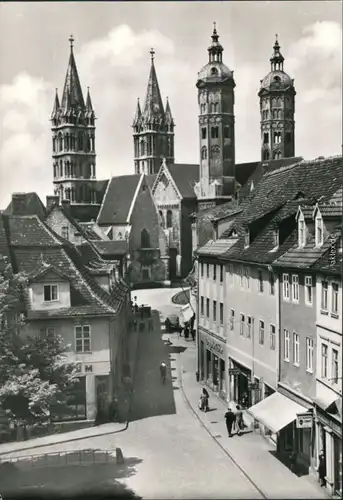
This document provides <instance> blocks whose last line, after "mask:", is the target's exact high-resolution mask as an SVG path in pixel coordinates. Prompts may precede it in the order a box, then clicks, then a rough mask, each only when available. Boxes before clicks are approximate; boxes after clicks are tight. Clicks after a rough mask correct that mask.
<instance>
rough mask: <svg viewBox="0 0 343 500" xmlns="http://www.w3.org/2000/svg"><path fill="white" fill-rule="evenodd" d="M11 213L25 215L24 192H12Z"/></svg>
mask: <svg viewBox="0 0 343 500" xmlns="http://www.w3.org/2000/svg"><path fill="white" fill-rule="evenodd" d="M12 214H13V215H27V210H26V193H13V194H12Z"/></svg>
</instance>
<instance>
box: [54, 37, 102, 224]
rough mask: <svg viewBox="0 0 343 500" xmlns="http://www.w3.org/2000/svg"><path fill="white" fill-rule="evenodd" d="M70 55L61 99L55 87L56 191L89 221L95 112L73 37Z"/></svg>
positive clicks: (93, 179) (93, 178) (93, 182)
mask: <svg viewBox="0 0 343 500" xmlns="http://www.w3.org/2000/svg"><path fill="white" fill-rule="evenodd" d="M69 41H70V56H69V63H68V69H67V74H66V77H65V82H64V88H63V93H62V99H61V101H60V100H59V98H58V93H57V89H56V96H55V103H54V108H53V111H52V115H51V122H52V128H51V130H52V149H53V152H52V158H53V173H54V180H53V183H54V190H55V194H58V195H59V197H60V201H61V202H62V201H63V200H69V201H70V206H71V210H72V213H73V215H74V216H75V217H76V218H78V219H83V220H85V219H86V220H87V219H88V220H90V218H92V213H93V211H94V209H95V206H97V205H98V203H97V202H98V200H97V196H96V170H95V157H96V155H95V114H94V110H93V106H92V101H91V97H90V93H89V89H88V92H87V98H86V102H85V101H84V98H83V94H82V89H81V85H80V80H79V75H78V72H77V68H76V63H75V58H74V52H73V45H74V38H73V37H72V36H71V37H70V38H69Z"/></svg>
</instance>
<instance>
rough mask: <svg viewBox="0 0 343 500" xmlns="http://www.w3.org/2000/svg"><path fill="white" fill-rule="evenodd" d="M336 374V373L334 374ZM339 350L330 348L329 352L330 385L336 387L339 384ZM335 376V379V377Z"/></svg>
mask: <svg viewBox="0 0 343 500" xmlns="http://www.w3.org/2000/svg"><path fill="white" fill-rule="evenodd" d="M334 352H335V353H336V354H337V357H336V356H334ZM335 372H336V373H335ZM339 373H340V371H339V350H338V346H337V349H335V348H332V350H331V384H332V385H336V384H338V382H339ZM336 375H337V377H336Z"/></svg>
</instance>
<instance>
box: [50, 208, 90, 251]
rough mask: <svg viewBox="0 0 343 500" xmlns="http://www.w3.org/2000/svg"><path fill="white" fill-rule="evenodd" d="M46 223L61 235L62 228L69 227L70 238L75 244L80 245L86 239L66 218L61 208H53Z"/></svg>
mask: <svg viewBox="0 0 343 500" xmlns="http://www.w3.org/2000/svg"><path fill="white" fill-rule="evenodd" d="M45 223H46V224H47V225H48V226H49V227H51V229H53V230H54V231H55V233H57V234H58V235H59V236H63V234H62V228H63V227H67V228H68V235H69V237H68V240H69V241H70V242H71V243H73V244H74V245H79V244H81V243H82V242H83V241H84V238H82V236H81V235H80V233H79V232H78V230H77V229H76V227H75V226H74V225H73V224H72V223H71V222H70V221H69V220H68V219H67V218H66V216H65V215H64V214H63V212H62V211H61V210H59V209H58V207H57V208H55V209H53V210H52V211H51V212H50V213H49V215H48V216H47V218H46V220H45Z"/></svg>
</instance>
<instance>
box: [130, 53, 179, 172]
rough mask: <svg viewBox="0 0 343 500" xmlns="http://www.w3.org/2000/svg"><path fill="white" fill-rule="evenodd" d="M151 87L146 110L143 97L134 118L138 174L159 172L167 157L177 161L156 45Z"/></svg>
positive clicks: (149, 86) (152, 64) (146, 100)
mask: <svg viewBox="0 0 343 500" xmlns="http://www.w3.org/2000/svg"><path fill="white" fill-rule="evenodd" d="M150 54H151V68H150V75H149V80H148V88H147V93H146V99H145V104H144V108H143V111H142V110H141V107H140V103H139V100H138V102H137V109H136V114H135V118H134V120H133V125H132V127H133V144H134V162H135V173H136V174H141V173H145V174H157V172H158V171H159V169H160V166H161V163H162V160H163V158H165V159H166V161H167V163H174V126H175V124H174V120H173V117H172V114H171V110H170V104H169V101H168V98H167V103H166V108H165V110H164V108H163V104H162V99H161V93H160V88H159V86H158V81H157V76H156V70H155V63H154V55H155V52H154V50H153V49H151V51H150Z"/></svg>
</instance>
